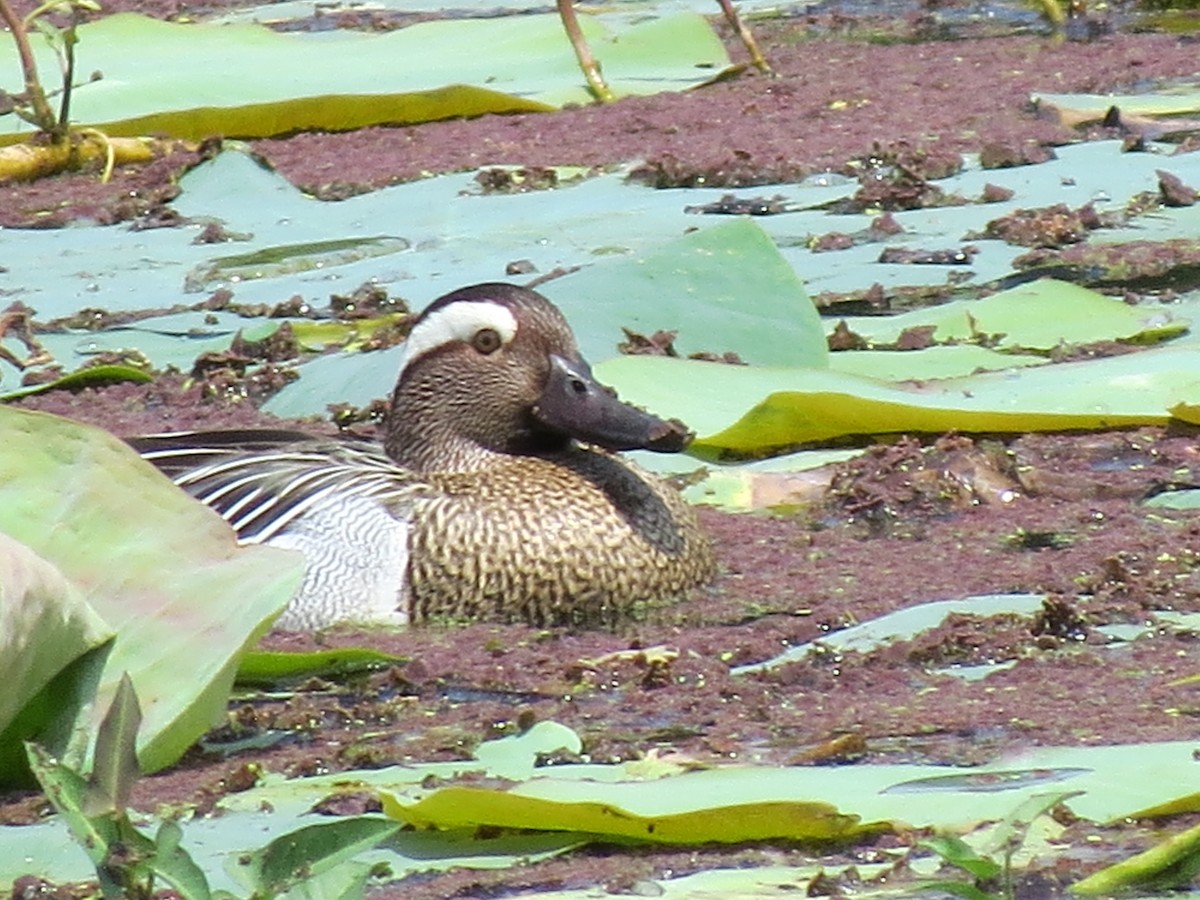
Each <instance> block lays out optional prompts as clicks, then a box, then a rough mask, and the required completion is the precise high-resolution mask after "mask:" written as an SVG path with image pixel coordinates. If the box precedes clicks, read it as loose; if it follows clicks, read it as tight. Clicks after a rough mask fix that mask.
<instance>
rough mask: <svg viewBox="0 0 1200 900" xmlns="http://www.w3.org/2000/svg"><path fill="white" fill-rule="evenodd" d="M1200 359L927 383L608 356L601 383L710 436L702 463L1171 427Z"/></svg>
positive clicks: (1143, 359) (1147, 357)
mask: <svg viewBox="0 0 1200 900" xmlns="http://www.w3.org/2000/svg"><path fill="white" fill-rule="evenodd" d="M1196 360H1197V355H1196V352H1195V351H1194V350H1192V349H1190V348H1188V347H1182V346H1181V347H1178V348H1175V347H1170V346H1168V347H1162V348H1158V349H1154V350H1147V351H1144V352H1141V353H1137V354H1128V355H1124V356H1117V357H1111V358H1107V359H1100V360H1095V361H1089V362H1081V363H1063V364H1058V365H1051V366H1037V367H1033V368H1025V369H1017V370H1012V371H1004V372H991V373H986V374H983V375H976V376H972V377H969V378H953V379H946V380H944V381H930V382H925V383H921V384H918V385H899V384H888V383H884V382H877V381H872V380H869V379H865V378H856V377H853V376H850V375H844V374H841V373H835V372H831V371H821V370H814V369H784V368H771V369H768V368H753V367H747V366H724V365H718V364H715V363H704V362H696V361H692V360H676V359H662V358H652V357H623V358H620V359H613V360H609V361H607V362H605V363H602V364H600V365H599V366H597V375H598V377H600V378H601V379H603V380H604V381H606V382H607V383H609V384H611V385H613V386H614V387H616V388H617V389H618V390H619V391H620V392H621V394H622V396H624V397H625V398H626V399H628V400H632V401H633V402H635V403H638V404H641V405H643V406H646V407H648V408H651V409H658V410H670V411H671V414H672V415H676V416H679V417H680V418H682V419H683V420H684V421H686V422H688V423H689V424H690V425H691V426H692V428H694V429H695V430H696V432H697V433H698V434H699V435H700V437H699V438H698V439H697V440H696V441H695V442H694V443H693V444H692V446H691V448H690V452H692V453H694V454H695V455H697V456H701V457H705V458H729V457H734V458H742V457H759V456H768V455H771V454H774V453H778V452H781V451H783V450H786V449H789V448H793V447H795V446H797V445H800V444H805V443H811V442H819V441H827V440H830V439H831V438H835V437H841V436H846V435H879V434H892V433H899V432H927V433H940V432H944V431H949V430H959V431H968V432H1021V431H1062V430H1071V429H1102V428H1121V427H1128V426H1135V425H1162V424H1165V423H1166V422H1167V421H1169V420H1170V419H1171V409H1172V407H1173V406H1175V404H1177V403H1179V402H1181V401H1182V400H1183V398H1186V397H1191V396H1195V392H1196V390H1197V389H1198V388H1200V370H1198V369H1197V367H1196ZM751 398H761V399H759V400H757V402H756V401H755V400H753V399H751Z"/></svg>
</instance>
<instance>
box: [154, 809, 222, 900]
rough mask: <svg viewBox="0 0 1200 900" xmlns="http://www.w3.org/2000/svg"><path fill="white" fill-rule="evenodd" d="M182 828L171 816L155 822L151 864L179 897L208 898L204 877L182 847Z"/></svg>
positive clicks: (193, 899) (206, 880)
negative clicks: (155, 829) (160, 821)
mask: <svg viewBox="0 0 1200 900" xmlns="http://www.w3.org/2000/svg"><path fill="white" fill-rule="evenodd" d="M182 841H183V829H181V828H180V827H179V823H178V822H176V821H174V820H173V819H167V820H165V821H164V822H163V823H162V824H161V825H159V826H158V832H157V834H155V836H154V857H153V859H152V861H151V865H152V867H153V869H154V872H155V874H157V875H160V876H161V877H162V878H164V879H165V880H166V881H168V882H170V884H171V886H172V887H174V888H175V890H176V891H177V892H178V893H179V894H180V895H181V896H182V897H183V900H208V898H209V897H210V896H211V892H210V891H209V887H208V879H207V878H206V877H205V875H204V872H203V871H202V870H201V869H200V867H199V866H198V865H196V862H195V860H193V859H192V857H191V855H190V854H189V853H188V852H187V850H186V849H184V847H183V844H182Z"/></svg>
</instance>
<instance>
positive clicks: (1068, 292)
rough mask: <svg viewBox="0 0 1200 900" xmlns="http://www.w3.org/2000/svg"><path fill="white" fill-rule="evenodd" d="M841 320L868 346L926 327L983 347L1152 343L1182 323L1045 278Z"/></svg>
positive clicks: (945, 339)
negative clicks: (913, 307)
mask: <svg viewBox="0 0 1200 900" xmlns="http://www.w3.org/2000/svg"><path fill="white" fill-rule="evenodd" d="M846 322H847V325H848V326H849V327H850V329H851V330H852V331H853V332H855V333H856V334H858V335H860V336H861V337H864V338H866V339H867V340H868V341H870V342H872V343H875V344H881V343H893V342H895V341H896V340H897V339H898V338H899V337H900V335H901V334H902V333H903V332H905V331H909V330H911V329H914V328H922V327H932V328H933V329H934V331H933V334H932V336H931V337H932V340H934V341H937V342H939V343H962V342H978V341H982V342H985V343H986V344H987V345H988V346H995V347H1001V348H1008V349H1026V350H1042V351H1049V350H1052V349H1054V348H1055V347H1059V346H1063V345H1067V346H1070V345H1073V344H1090V343H1095V342H1098V341H1131V342H1132V341H1137V342H1140V343H1152V342H1154V341H1160V340H1166V339H1167V338H1170V337H1174V336H1175V335H1178V334H1180V333H1182V332H1184V331H1186V330H1187V327H1188V322H1187V321H1183V320H1179V319H1177V318H1176V317H1174V316H1172V315H1171V314H1170V312H1167V311H1164V310H1162V309H1161V308H1155V307H1144V306H1130V305H1129V304H1128V303H1123V302H1122V301H1120V300H1116V299H1114V298H1112V297H1105V296H1103V295H1102V294H1097V293H1096V292H1095V291H1089V290H1088V289H1087V288H1082V287H1079V286H1078V285H1075V284H1069V283H1067V282H1064V281H1055V280H1053V279H1050V278H1046V279H1043V280H1041V281H1034V282H1031V283H1029V284H1023V285H1020V286H1019V287H1015V288H1012V289H1010V290H1007V291H1002V292H1000V293H999V294H993V295H992V296H990V297H985V298H984V299H982V300H958V301H955V302H952V303H946V304H943V305H942V306H937V307H934V308H933V309H921V310H914V311H913V312H909V313H903V314H901V315H898V316H888V317H886V318H881V317H878V316H876V317H872V318H855V319H848V320H846Z"/></svg>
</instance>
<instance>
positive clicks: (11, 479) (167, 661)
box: [0, 407, 303, 772]
mask: <svg viewBox="0 0 1200 900" xmlns="http://www.w3.org/2000/svg"><path fill="white" fill-rule="evenodd" d="M0 433H2V434H3V435H4V440H3V442H0V532H3V533H6V534H8V535H10V536H11V537H13V538H15V539H17V540H19V541H22V542H24V543H25V544H27V545H28V546H29V547H30V548H32V549H33V550H34V551H36V552H37V553H38V554H39V555H41V556H43V557H44V558H46V559H47V560H49V561H51V562H53V563H54V565H55V566H57V568H58V569H59V571H61V572H62V574H63V575H64V576H65V577H66V578H67V579H69V580H70V581H71V582H72V583H73V584H74V585H75V587H76V588H77V589H78V590H79V591H80V593H81V594H82V596H83V598H84V599H85V600H86V601H87V603H88V604H89V605H90V606H91V607H92V609H93V610H95V612H96V614H97V615H98V616H99V617H100V618H101V619H102V620H103V621H104V622H106V623H107V624H108V626H109V627H111V628H112V629H113V630H115V631H116V632H117V638H116V640H115V642H114V644H113V647H112V651H111V654H110V655H109V657H108V659H107V662H106V666H105V670H104V676H103V679H102V681H101V684H100V687H99V693H98V696H97V700H96V707H95V708H96V710H97V712H96V713H95V716H96V717H98V715H99V712H98V711H102V710H103V709H105V708H106V707H107V706H108V704H109V702H110V701H111V699H112V697H113V696H114V694H115V692H116V690H117V685H118V683H119V682H120V680H121V677H122V675H123V674H124V673H125V672H128V673H129V676H130V677H131V678H132V679H133V683H134V686H135V687H136V688H137V694H138V697H139V698H140V700H141V703H142V705H143V708H144V710H145V721H144V723H143V727H142V730H141V732H140V734H139V737H138V758H139V760H140V763H141V766H142V769H143V770H144V771H151V772H152V771H156V770H158V769H161V768H162V767H164V766H166V765H169V764H170V763H172V762H174V761H175V760H176V759H178V758H179V755H180V754H182V753H183V751H184V750H186V749H187V747H188V746H189V745H190V744H191V743H192V742H193V741H194V740H195V739H196V738H197V737H199V736H200V735H201V734H202V733H204V731H205V730H207V729H208V728H209V727H210V726H211V725H212V724H213V723H214V722H215V721H217V720H218V719H219V718H220V717H221V716H222V715H223V714H224V710H225V701H226V698H227V697H228V693H229V688H230V686H231V685H232V683H233V677H234V674H235V672H236V670H237V661H238V659H239V658H240V656H241V654H242V653H243V652H244V650H245V649H246V648H248V647H250V646H252V645H253V644H254V643H255V642H256V641H257V640H258V638H259V636H260V635H261V634H262V633H263V632H264V631H265V630H266V629H267V628H268V627H269V625H270V622H271V621H272V619H273V618H274V617H275V615H277V614H278V612H279V611H280V610H281V609H282V608H283V607H284V606H285V605H286V604H287V602H288V600H289V599H290V598H291V596H292V594H293V592H294V591H295V589H296V587H297V586H298V584H299V581H300V578H301V576H302V572H303V564H302V562H301V561H300V560H299V559H298V558H297V556H296V555H294V554H291V553H284V552H281V551H276V550H272V549H271V548H265V547H248V548H243V547H239V546H238V545H237V541H236V538H235V536H234V534H233V532H232V531H231V530H230V529H229V527H228V525H226V524H225V522H224V521H222V520H221V519H220V518H219V517H218V516H216V515H215V514H214V513H212V511H211V510H208V509H206V508H204V507H203V506H201V505H200V504H198V503H196V502H195V501H194V500H192V499H191V498H190V497H188V496H187V495H186V494H185V493H183V492H182V491H180V490H179V489H178V488H177V487H175V486H174V485H173V484H171V483H170V481H169V480H168V479H166V478H165V477H164V476H163V475H162V474H161V473H159V472H158V471H157V470H155V469H154V467H153V466H151V465H149V464H148V463H146V462H145V461H144V460H142V459H140V458H139V457H138V456H137V454H136V453H134V452H133V451H132V450H131V449H129V447H127V446H126V445H125V444H124V443H123V442H121V441H119V440H117V439H116V438H115V437H113V436H112V435H110V434H108V433H107V432H104V431H102V430H100V429H97V428H91V427H88V426H84V425H80V424H78V423H75V422H70V421H68V420H66V419H61V418H58V417H55V416H49V415H45V414H41V413H32V412H27V411H24V410H18V409H12V408H6V407H0ZM131 498H136V502H133V501H132V500H131ZM20 658H23V657H20ZM16 664H20V663H19V662H14V665H16ZM81 724H85V725H86V722H81ZM94 725H95V718H93V721H92V726H91V727H94ZM81 754H82V747H81V746H76V747H74V748H73V750H72V753H71V754H70V756H71V758H72V759H75V760H78V759H80V758H81Z"/></svg>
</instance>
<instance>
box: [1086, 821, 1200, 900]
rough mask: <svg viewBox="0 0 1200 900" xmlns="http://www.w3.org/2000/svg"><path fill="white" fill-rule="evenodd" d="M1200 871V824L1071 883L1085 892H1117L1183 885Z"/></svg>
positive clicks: (1089, 894)
mask: <svg viewBox="0 0 1200 900" xmlns="http://www.w3.org/2000/svg"><path fill="white" fill-rule="evenodd" d="M1197 873H1200V825H1194V826H1193V827H1191V828H1189V829H1187V830H1186V831H1183V832H1180V833H1179V834H1177V835H1174V836H1173V837H1170V838H1168V839H1167V840H1165V841H1163V842H1162V843H1161V844H1158V845H1156V846H1154V847H1151V848H1150V849H1149V850H1146V851H1145V852H1144V853H1139V854H1137V855H1136V856H1132V857H1130V858H1129V859H1127V860H1124V861H1123V862H1119V863H1117V864H1116V865H1112V866H1109V867H1108V868H1105V869H1101V870H1100V871H1099V872H1096V873H1094V874H1092V875H1089V876H1088V877H1087V878H1085V879H1083V880H1082V881H1078V882H1076V883H1075V884H1073V885H1071V888H1070V890H1071V893H1073V894H1082V895H1085V896H1095V895H1098V894H1115V893H1122V892H1127V891H1130V890H1132V889H1135V888H1155V889H1161V888H1167V889H1170V888H1180V887H1184V886H1185V885H1187V884H1189V883H1190V882H1191V880H1192V878H1193V877H1194V876H1195V875H1196V874H1197Z"/></svg>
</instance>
